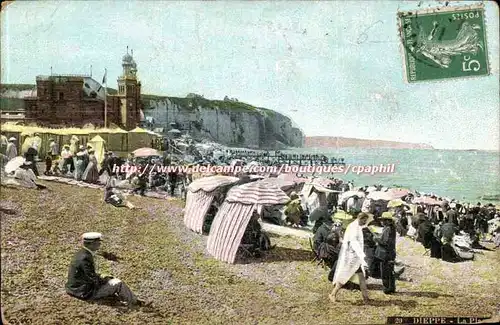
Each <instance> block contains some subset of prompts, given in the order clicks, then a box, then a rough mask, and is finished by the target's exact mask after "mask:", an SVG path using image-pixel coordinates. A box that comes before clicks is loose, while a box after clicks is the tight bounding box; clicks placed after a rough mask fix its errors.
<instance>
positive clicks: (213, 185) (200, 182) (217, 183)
mask: <svg viewBox="0 0 500 325" xmlns="http://www.w3.org/2000/svg"><path fill="white" fill-rule="evenodd" d="M239 180H240V179H239V178H238V177H231V176H223V175H216V176H208V177H202V178H198V179H197V180H195V181H193V182H192V183H191V184H189V186H188V190H189V191H190V192H198V191H199V190H203V191H205V192H212V191H214V190H216V189H217V188H219V187H221V186H226V185H231V184H234V183H236V182H238V181H239Z"/></svg>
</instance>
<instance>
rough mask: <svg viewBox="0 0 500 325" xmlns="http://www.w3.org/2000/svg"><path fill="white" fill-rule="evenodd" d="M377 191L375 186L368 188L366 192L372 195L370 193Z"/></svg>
mask: <svg viewBox="0 0 500 325" xmlns="http://www.w3.org/2000/svg"><path fill="white" fill-rule="evenodd" d="M376 190H377V188H376V187H375V186H368V188H367V189H366V192H368V193H370V192H373V191H376Z"/></svg>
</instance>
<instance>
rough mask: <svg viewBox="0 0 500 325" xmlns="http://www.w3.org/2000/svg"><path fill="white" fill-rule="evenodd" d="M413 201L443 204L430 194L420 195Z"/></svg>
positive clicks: (416, 202)
mask: <svg viewBox="0 0 500 325" xmlns="http://www.w3.org/2000/svg"><path fill="white" fill-rule="evenodd" d="M413 203H415V204H426V205H441V202H440V201H438V200H436V199H433V198H431V197H429V196H420V197H417V198H415V199H413Z"/></svg>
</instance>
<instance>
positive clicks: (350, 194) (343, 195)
mask: <svg viewBox="0 0 500 325" xmlns="http://www.w3.org/2000/svg"><path fill="white" fill-rule="evenodd" d="M353 196H357V197H359V198H362V197H365V193H363V192H358V191H347V192H343V193H341V194H340V197H339V203H342V202H344V201H346V200H347V199H349V198H351V197H353Z"/></svg>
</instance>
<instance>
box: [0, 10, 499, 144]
mask: <svg viewBox="0 0 500 325" xmlns="http://www.w3.org/2000/svg"><path fill="white" fill-rule="evenodd" d="M472 3H473V2H471V1H468V2H467V4H472ZM418 4H419V3H418V2H410V1H352V2H343V1H332V2H301V1H282V2H266V1H252V2H243V1H241V2H238V1H235V2H223V1H220V2H212V1H210V2H197V1H186V2H175V1H111V2H107V1H59V2H53V1H50V2H45V1H36V2H35V1H15V2H13V3H11V4H10V5H9V6H8V7H7V8H6V9H5V10H2V12H1V56H0V58H1V63H2V64H1V78H0V79H1V82H2V83H27V84H34V83H35V77H36V76H37V75H48V74H50V68H51V67H53V73H54V74H88V73H89V72H90V66H91V65H92V71H93V77H94V78H95V79H96V80H98V81H101V79H102V75H103V73H104V69H105V68H107V70H108V86H109V87H112V88H113V87H114V88H116V79H117V78H118V76H119V75H120V74H121V71H122V67H121V58H122V56H123V55H124V54H125V53H126V47H127V46H129V47H130V48H131V49H133V50H134V59H135V61H136V62H137V66H138V73H137V75H138V77H139V78H140V80H141V83H142V92H143V93H147V94H154V95H163V96H173V97H184V96H186V95H187V94H188V93H197V94H200V95H204V97H205V98H208V99H223V98H224V96H226V95H227V96H229V97H235V98H238V100H239V101H242V102H246V103H249V104H252V105H254V106H258V107H265V108H269V109H272V110H275V111H278V112H280V113H282V114H285V115H287V116H289V117H290V118H291V119H292V120H293V121H294V122H295V123H296V125H298V127H300V128H301V129H302V130H303V132H304V133H305V134H306V135H307V136H343V137H355V138H363V139H380V140H393V141H404V142H415V143H427V144H430V145H432V146H434V147H435V148H440V149H485V150H499V146H500V136H499V129H500V122H499V121H500V111H499V104H500V98H499V96H500V85H499V34H498V33H499V10H498V7H497V6H496V5H495V4H494V3H492V2H488V3H486V13H485V17H486V22H487V23H486V25H487V26H486V29H487V47H488V51H489V61H490V67H491V75H490V76H486V77H478V78H475V79H455V80H447V81H443V82H421V83H418V84H406V83H405V82H404V79H403V74H404V68H403V61H402V51H401V49H400V43H401V42H400V39H399V36H398V31H397V12H398V10H412V9H417V8H428V7H436V6H440V5H444V2H424V1H422V2H420V7H417V6H418ZM451 5H457V4H455V3H451V4H450V6H451Z"/></svg>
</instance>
